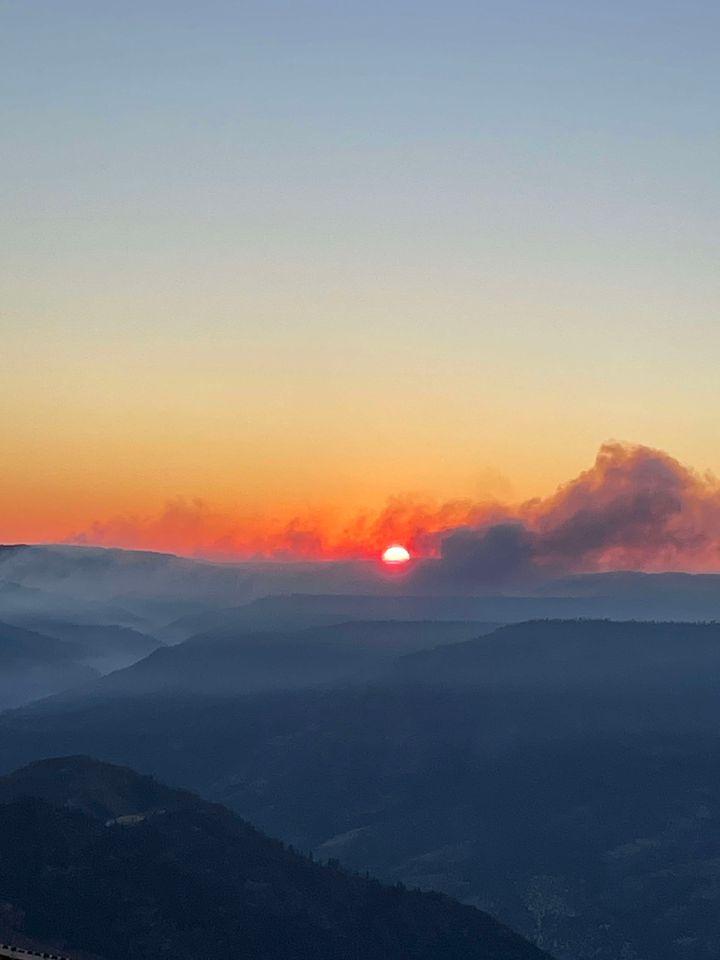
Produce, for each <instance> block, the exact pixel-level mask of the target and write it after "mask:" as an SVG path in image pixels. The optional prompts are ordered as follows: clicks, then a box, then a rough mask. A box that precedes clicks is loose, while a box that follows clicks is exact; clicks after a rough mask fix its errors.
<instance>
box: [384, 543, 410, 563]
mask: <svg viewBox="0 0 720 960" xmlns="http://www.w3.org/2000/svg"><path fill="white" fill-rule="evenodd" d="M382 559H383V563H391V564H397V563H407V562H408V560H409V559H410V554H409V553H408V551H407V550H406V549H405V547H401V546H400V544H398V543H394V544H393V545H392V546H390V547H388V548H387V550H384V551H383V555H382Z"/></svg>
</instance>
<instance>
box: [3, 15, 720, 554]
mask: <svg viewBox="0 0 720 960" xmlns="http://www.w3.org/2000/svg"><path fill="white" fill-rule="evenodd" d="M719 30H720V6H718V4H717V3H716V2H710V0H708V2H693V0H682V2H680V0H678V2H665V0H652V2H648V0H639V2H633V0H629V2H628V0H624V2H614V0H610V2H607V0H604V2H599V0H594V2H588V0H567V2H556V0H542V2H540V0H527V2H520V0H502V2H483V0H476V2H472V3H470V2H456V0H455V2H454V0H449V2H443V3H439V2H435V3H430V2H426V0H413V2H404V0H402V2H393V0H389V2H388V0H384V2H382V3H380V2H374V0H363V2H362V3H360V2H340V0H336V2H334V3H331V2H317V3H312V2H305V0H292V2H288V3H279V2H271V0H265V2H239V0H238V2H233V3H230V2H214V0H209V2H203V3H198V2H185V0H172V2H166V0H153V2H151V3H147V2H142V3H139V2H132V0H123V2H112V0H103V2H100V3H99V2H97V0H87V2H85V0H83V2H79V0H63V2H62V3H58V2H56V0H52V2H50V0H47V2H45V0H29V2H21V0H14V2H8V0H0V44H1V49H0V76H1V77H2V91H3V93H2V97H1V98H0V110H1V111H2V130H3V147H2V152H1V156H0V165H1V172H2V177H1V186H0V189H1V191H2V211H3V215H2V217H1V218H0V240H1V242H2V250H3V254H2V257H1V258H0V286H1V289H2V303H1V308H2V378H1V380H0V393H1V396H0V402H1V404H2V420H1V423H0V431H1V436H0V439H1V442H2V451H3V457H2V472H1V474H0V525H1V526H0V539H3V540H37V539H45V540H49V539H57V538H63V537H66V536H68V535H70V534H72V533H74V532H77V531H80V530H86V529H87V528H88V527H89V526H90V525H91V524H92V523H93V521H98V520H99V521H102V522H105V521H108V520H112V518H115V517H118V516H122V515H126V514H134V515H138V516H151V515H154V514H156V513H158V512H161V511H162V510H163V505H164V504H165V503H166V502H167V501H169V500H173V499H174V498H178V497H181V498H186V499H187V500H188V501H192V499H193V498H202V499H203V500H204V501H205V502H206V503H207V504H210V505H211V507H212V509H217V510H218V511H220V512H222V513H223V515H229V516H233V517H239V518H241V517H255V518H256V520H255V521H253V522H256V523H262V522H264V521H263V520H262V518H264V517H286V516H291V515H293V514H295V513H298V512H300V513H302V512H303V511H311V512H312V511H314V512H316V513H321V514H322V513H324V512H325V511H329V512H333V511H335V512H338V513H342V514H343V515H347V516H350V515H352V514H353V513H355V512H356V511H357V510H359V509H361V508H365V507H367V508H369V509H375V508H379V507H380V506H381V505H382V503H383V502H384V501H385V499H386V498H387V497H388V496H390V495H394V494H399V493H405V492H419V493H421V494H427V495H428V496H430V497H434V498H438V499H447V498H453V497H471V498H475V497H482V496H484V495H485V494H491V495H495V496H498V497H501V498H503V499H512V500H518V499H522V498H526V497H529V496H533V495H545V494H548V493H550V492H551V491H552V490H553V488H554V487H555V486H556V485H557V484H558V483H559V482H560V481H562V480H565V479H566V478H568V477H570V476H573V475H575V474H577V473H578V471H580V470H581V469H582V468H584V467H586V466H588V465H589V464H590V463H591V462H592V460H593V458H594V456H595V452H596V450H597V448H598V447H599V445H600V443H601V442H603V441H604V440H607V439H609V438H617V439H621V440H627V441H635V442H642V443H645V444H649V445H650V446H653V447H659V448H663V449H666V450H669V451H670V452H671V453H672V454H673V455H675V456H677V457H678V458H679V459H680V460H682V461H684V462H688V463H691V464H693V465H695V466H696V467H698V468H701V469H705V468H710V469H713V470H715V471H717V472H720V441H719V440H718V430H717V406H718V399H719V395H720V389H719V387H718V382H719V375H718V356H720V324H719V323H718V316H717V314H718V305H719V303H720V297H719V293H720V271H719V270H718V266H719V264H718V236H717V224H718V221H719V219H720V178H718V169H719V168H720V156H719V154H720V151H719V149H718V148H719V146H720V121H719V120H718V117H719V116H720V71H719V70H718V65H717V37H718V35H719V33H718V31H719ZM257 518H260V519H259V520H258V519H257Z"/></svg>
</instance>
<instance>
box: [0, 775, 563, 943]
mask: <svg viewBox="0 0 720 960" xmlns="http://www.w3.org/2000/svg"><path fill="white" fill-rule="evenodd" d="M0 801H1V802H0V893H1V896H2V899H3V901H5V902H6V903H9V904H12V905H13V906H15V907H16V909H17V916H18V918H21V927H22V930H23V932H25V933H27V934H29V935H32V936H35V937H38V938H41V939H44V940H45V941H46V942H52V943H72V944H73V945H74V947H75V948H77V949H82V950H88V951H92V952H93V953H97V954H100V955H102V956H103V957H106V958H107V960H156V958H158V957H167V958H171V957H172V958H175V960H210V958H216V957H236V956H242V957H245V958H248V960H281V958H282V960H290V958H293V960H295V958H297V960H315V958H317V960H347V958H357V960H361V958H362V960H536V958H537V960H540V958H541V957H542V956H546V955H545V954H542V953H541V952H540V951H539V950H537V949H536V948H535V947H533V946H532V945H531V944H529V943H528V942H527V941H525V940H523V939H522V938H521V937H518V936H517V935H515V934H513V933H512V932H511V931H510V930H508V929H507V928H506V927H503V926H502V925H500V924H499V923H497V922H496V921H495V920H493V919H492V918H491V917H489V916H488V915H487V914H485V913H482V912H481V911H479V910H476V909H474V908H472V907H468V906H463V905H461V904H459V903H457V902H454V901H452V900H450V899H448V898H446V897H444V896H441V895H439V894H429V893H419V892H413V891H409V890H406V889H404V888H403V887H401V886H393V887H387V886H385V887H384V886H381V885H380V884H379V883H377V882H376V881H374V880H370V879H365V878H362V877H359V876H353V875H350V874H347V873H345V872H343V871H341V870H340V869H338V868H337V867H336V866H323V865H320V864H318V863H313V862H312V861H310V860H308V859H306V858H305V857H303V856H301V855H299V854H297V853H294V852H293V851H291V850H289V849H287V848H285V847H284V846H283V845H282V844H281V843H279V842H277V841H274V840H270V839H268V838H267V837H266V836H264V835H263V834H262V833H259V832H258V831H257V830H255V829H254V828H253V827H251V826H250V825H249V824H248V823H246V822H245V821H243V820H241V819H240V818H239V817H237V816H236V815H234V814H232V813H231V812H230V811H229V810H227V809H225V808H223V807H220V806H217V805H213V804H209V803H206V802H204V801H202V800H200V799H199V798H197V797H194V796H193V795H191V794H187V793H184V792H182V791H177V790H171V789H169V788H166V787H162V786H161V785H159V784H157V783H155V782H154V781H153V780H150V779H149V778H147V777H140V776H138V775H137V774H133V773H132V771H129V770H127V769H119V768H117V767H112V766H109V765H107V764H100V763H97V762H94V761H90V760H88V759H87V758H77V757H75V758H73V757H70V758H63V759H60V760H52V761H46V762H41V763H38V764H34V765H33V766H31V767H29V768H26V769H25V770H19V771H17V772H16V773H15V774H13V775H12V776H11V777H9V778H6V779H5V780H3V781H0Z"/></svg>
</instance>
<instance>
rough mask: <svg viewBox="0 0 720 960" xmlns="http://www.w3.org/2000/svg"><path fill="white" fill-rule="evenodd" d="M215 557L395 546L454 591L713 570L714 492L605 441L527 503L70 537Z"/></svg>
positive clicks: (127, 522) (193, 524)
mask: <svg viewBox="0 0 720 960" xmlns="http://www.w3.org/2000/svg"><path fill="white" fill-rule="evenodd" d="M71 539H72V541H73V542H75V543H92V544H98V545H113V546H124V547H134V548H143V549H156V550H157V549H160V550H170V551H173V552H178V553H183V554H190V555H198V556H204V557H210V558H217V559H242V558H247V559H251V558H253V559H255V558H267V559H340V558H365V557H367V558H369V557H375V556H377V554H378V552H379V551H380V550H381V549H382V548H383V547H385V546H386V545H387V544H388V543H392V542H395V541H397V542H400V543H404V544H406V545H407V546H408V547H409V548H410V550H411V551H412V552H413V553H414V554H416V555H419V556H425V557H429V558H434V559H433V562H431V563H428V564H425V565H424V566H423V569H421V570H418V574H417V575H418V577H420V578H421V579H422V578H427V577H431V578H432V579H434V580H437V579H439V580H441V581H443V580H447V581H448V582H456V583H458V584H462V585H472V584H484V583H488V584H493V583H495V584H501V583H507V582H513V581H518V580H525V579H528V578H533V577H535V576H540V575H543V574H557V573H562V572H580V571H584V572H585V571H601V570H610V569H635V570H646V571H660V570H690V571H700V570H717V569H720V485H719V484H718V481H717V480H716V479H715V478H714V477H712V476H710V475H700V474H698V473H697V472H695V471H693V470H691V469H689V468H688V467H685V466H683V465H682V464H681V463H679V462H678V461H677V460H675V459H674V458H673V457H671V456H669V455H668V454H667V453H664V452H662V451H660V450H654V449H651V448H649V447H644V446H636V445H628V444H622V443H606V444H604V445H603V446H602V447H601V448H600V451H599V452H598V455H597V458H596V460H595V463H594V464H593V466H592V467H591V468H590V469H589V470H586V471H585V472H583V473H581V474H580V475H579V476H578V477H576V478H575V479H573V480H570V481H569V482H567V483H565V484H563V485H562V486H561V487H559V489H558V490H557V491H556V492H555V493H554V494H553V495H552V496H550V497H547V498H544V499H537V500H532V501H529V502H527V503H524V504H519V505H510V504H502V503H498V502H479V503H478V502H473V501H469V500H458V501H451V502H448V503H444V504H440V505H437V504H432V503H426V502H422V501H420V500H418V499H416V498H403V497H396V498H393V499H391V500H390V501H389V502H388V504H387V506H386V507H385V509H384V510H383V511H381V512H380V513H379V514H375V515H373V514H363V515H360V516H358V517H356V518H354V519H353V520H352V522H350V523H349V524H344V525H342V524H337V523H333V522H332V520H331V519H330V518H328V517H326V516H320V515H315V516H312V515H310V516H302V517H301V516H296V517H291V518H290V519H285V520H276V521H273V520H272V519H268V518H266V517H260V518H249V519H244V520H242V521H240V520H237V519H232V518H230V517H228V516H225V515H223V514H219V513H216V512H213V511H212V510H211V509H210V508H209V507H208V506H207V505H206V504H205V503H203V502H202V501H198V500H193V501H183V500H176V501H173V502H172V503H169V504H168V505H167V507H166V509H165V510H164V511H163V512H162V513H161V514H160V515H159V516H157V517H154V518H138V517H125V518H116V519H114V520H111V521H109V522H107V523H95V524H93V525H92V526H91V527H90V528H89V529H88V530H85V531H82V532H81V533H79V534H77V535H76V536H75V537H73V538H71Z"/></svg>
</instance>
